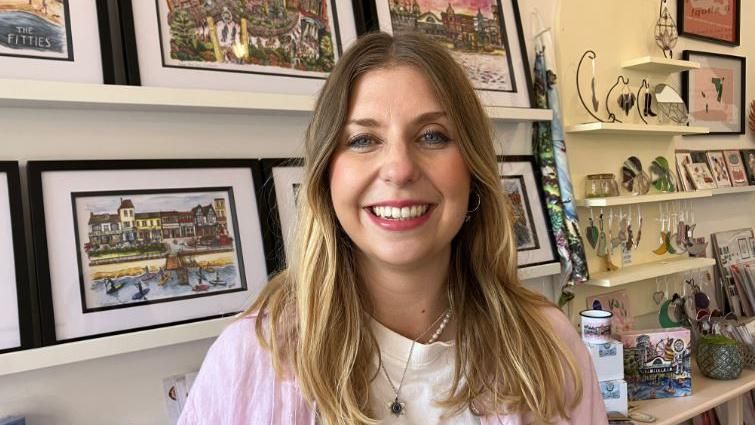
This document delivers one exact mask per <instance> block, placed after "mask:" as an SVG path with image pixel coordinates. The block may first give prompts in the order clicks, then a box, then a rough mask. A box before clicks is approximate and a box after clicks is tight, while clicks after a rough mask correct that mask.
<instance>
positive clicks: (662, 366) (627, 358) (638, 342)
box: [622, 328, 692, 400]
mask: <svg viewBox="0 0 755 425" xmlns="http://www.w3.org/2000/svg"><path fill="white" fill-rule="evenodd" d="M622 342H623V343H624V375H625V376H624V379H625V380H626V381H627V384H628V388H629V399H630V400H646V399H653V398H667V397H679V396H685V395H689V394H691V392H692V365H691V347H690V332H689V330H687V329H681V328H678V329H677V328H672V329H669V330H657V331H656V330H645V331H627V332H624V333H622Z"/></svg>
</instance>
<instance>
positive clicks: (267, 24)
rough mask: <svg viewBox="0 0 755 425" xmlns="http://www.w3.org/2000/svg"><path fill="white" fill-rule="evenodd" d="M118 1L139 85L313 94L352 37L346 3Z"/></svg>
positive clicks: (351, 12)
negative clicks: (125, 17) (123, 17)
mask: <svg viewBox="0 0 755 425" xmlns="http://www.w3.org/2000/svg"><path fill="white" fill-rule="evenodd" d="M120 4H121V14H122V15H123V16H128V17H129V18H131V19H130V22H128V19H124V30H123V32H124V36H125V38H126V45H127V47H126V56H127V57H128V60H129V74H130V75H129V80H130V81H129V82H130V83H131V84H137V85H138V84H141V85H145V86H171V87H187V88H207V89H221V90H246V91H253V92H265V93H288V94H302V95H314V94H315V93H316V92H317V91H318V90H319V89H320V88H321V87H322V85H323V83H324V81H325V79H326V78H327V76H328V75H329V72H330V70H331V69H332V68H333V65H334V64H335V63H336V62H337V61H338V58H339V57H340V56H341V54H342V53H343V51H344V50H345V49H346V47H348V46H349V45H350V44H351V43H352V42H353V41H354V40H355V39H356V26H355V22H354V10H353V9H352V5H351V2H350V1H348V0H306V1H304V0H302V1H272V2H268V1H257V0H213V1H200V0H191V1H185V0H155V1H143V0H131V1H124V2H121V3H120Z"/></svg>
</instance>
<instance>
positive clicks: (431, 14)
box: [383, 0, 516, 92]
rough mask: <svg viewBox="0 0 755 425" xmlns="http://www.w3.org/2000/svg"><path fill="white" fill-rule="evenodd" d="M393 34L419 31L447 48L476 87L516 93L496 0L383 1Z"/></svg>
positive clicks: (498, 0)
mask: <svg viewBox="0 0 755 425" xmlns="http://www.w3.org/2000/svg"><path fill="white" fill-rule="evenodd" d="M383 1H387V2H388V8H389V10H390V15H391V29H392V31H393V33H394V34H401V33H405V32H421V33H424V34H426V35H429V36H430V37H432V38H433V39H435V40H436V41H438V42H440V43H441V44H443V45H445V46H446V47H448V49H449V51H450V52H451V55H452V56H453V57H454V58H455V59H456V61H457V62H459V63H460V64H461V65H462V67H463V68H464V70H465V71H466V73H467V76H468V77H469V79H470V80H471V81H472V84H473V86H474V88H476V89H478V90H490V91H502V92H516V82H515V80H514V72H513V67H512V59H511V55H510V51H509V43H508V40H507V35H506V28H505V23H504V19H503V15H502V7H501V2H500V0H383Z"/></svg>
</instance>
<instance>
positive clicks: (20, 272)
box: [0, 161, 37, 354]
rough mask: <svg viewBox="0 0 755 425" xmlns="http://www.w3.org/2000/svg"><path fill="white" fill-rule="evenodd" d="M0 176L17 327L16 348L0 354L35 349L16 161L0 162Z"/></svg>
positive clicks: (29, 282)
mask: <svg viewBox="0 0 755 425" xmlns="http://www.w3.org/2000/svg"><path fill="white" fill-rule="evenodd" d="M0 174H5V175H6V176H7V179H8V202H9V207H10V209H9V214H10V223H11V238H12V240H13V242H12V245H13V266H14V268H15V270H14V273H15V276H16V282H15V284H16V302H17V306H18V324H19V336H20V345H19V346H17V347H10V348H3V349H0V354H2V353H9V352H12V351H19V350H24V349H28V348H32V347H34V346H36V345H37V344H36V340H35V333H36V329H35V323H36V322H37V321H36V320H35V314H36V310H35V307H36V303H35V301H34V300H35V295H36V293H35V291H34V287H33V285H32V282H31V281H30V275H29V270H28V267H29V264H28V262H27V255H26V234H25V232H24V215H23V211H22V206H21V179H20V173H19V169H18V162H17V161H0Z"/></svg>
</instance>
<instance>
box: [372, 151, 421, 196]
mask: <svg viewBox="0 0 755 425" xmlns="http://www.w3.org/2000/svg"><path fill="white" fill-rule="evenodd" d="M383 152H384V154H383V156H382V158H381V161H382V163H381V164H380V178H381V179H382V180H383V181H384V182H386V183H389V184H392V185H394V186H406V185H407V184H409V183H413V182H415V181H417V179H419V176H420V174H421V172H420V167H419V163H418V158H417V157H416V152H413V150H412V149H411V146H410V143H409V142H404V141H399V142H394V143H388V146H387V149H385V150H384V151H383Z"/></svg>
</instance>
